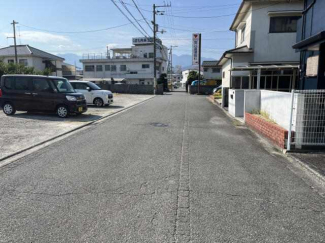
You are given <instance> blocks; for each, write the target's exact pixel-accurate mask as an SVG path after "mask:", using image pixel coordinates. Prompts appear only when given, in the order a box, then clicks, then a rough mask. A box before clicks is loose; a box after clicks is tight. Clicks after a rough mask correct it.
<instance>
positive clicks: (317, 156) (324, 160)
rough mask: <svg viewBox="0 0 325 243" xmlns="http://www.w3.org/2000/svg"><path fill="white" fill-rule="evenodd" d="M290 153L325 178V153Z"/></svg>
mask: <svg viewBox="0 0 325 243" xmlns="http://www.w3.org/2000/svg"><path fill="white" fill-rule="evenodd" d="M290 155H291V156H292V157H294V158H295V159H297V160H299V161H300V162H302V163H303V164H305V165H307V166H308V167H309V168H311V169H312V170H315V171H317V172H318V173H319V174H320V175H321V176H323V177H324V178H325V153H290Z"/></svg>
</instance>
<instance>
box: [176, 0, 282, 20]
mask: <svg viewBox="0 0 325 243" xmlns="http://www.w3.org/2000/svg"><path fill="white" fill-rule="evenodd" d="M278 4H280V3H275V4H272V5H268V6H265V7H261V8H257V9H252V10H249V11H246V12H241V13H238V15H242V14H247V13H251V12H254V11H258V10H261V9H264V8H269V7H270V6H274V5H278ZM236 14H237V13H232V14H224V15H216V16H180V15H170V16H171V17H174V18H183V19H215V18H221V17H229V16H234V15H236Z"/></svg>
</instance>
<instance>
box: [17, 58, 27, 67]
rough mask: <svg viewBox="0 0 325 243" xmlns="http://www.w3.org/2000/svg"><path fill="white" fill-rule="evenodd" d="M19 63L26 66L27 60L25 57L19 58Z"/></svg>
mask: <svg viewBox="0 0 325 243" xmlns="http://www.w3.org/2000/svg"><path fill="white" fill-rule="evenodd" d="M19 64H22V65H24V66H25V67H26V66H28V61H27V59H19Z"/></svg>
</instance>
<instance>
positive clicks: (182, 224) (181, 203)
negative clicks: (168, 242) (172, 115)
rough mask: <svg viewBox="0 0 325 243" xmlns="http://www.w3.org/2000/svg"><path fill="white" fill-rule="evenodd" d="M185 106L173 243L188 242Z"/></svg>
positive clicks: (188, 190) (187, 171)
mask: <svg viewBox="0 0 325 243" xmlns="http://www.w3.org/2000/svg"><path fill="white" fill-rule="evenodd" d="M187 103H188V102H186V106H185V121H184V128H183V139H182V152H181V163H180V170H179V182H178V190H177V211H176V225H175V227H176V229H175V235H174V242H190V240H191V222H190V198H189V197H190V185H189V184H190V168H189V148H188V147H189V139H188V127H189V126H188V125H189V122H188V106H187Z"/></svg>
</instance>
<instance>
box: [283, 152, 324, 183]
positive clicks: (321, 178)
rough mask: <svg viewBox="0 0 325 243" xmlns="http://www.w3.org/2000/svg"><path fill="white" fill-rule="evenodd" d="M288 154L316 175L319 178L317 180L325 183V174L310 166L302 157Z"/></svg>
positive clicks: (303, 167)
mask: <svg viewBox="0 0 325 243" xmlns="http://www.w3.org/2000/svg"><path fill="white" fill-rule="evenodd" d="M286 156H287V157H288V158H290V159H291V160H293V161H295V162H297V163H298V164H299V166H300V167H302V169H304V170H307V171H308V173H310V174H312V175H313V176H315V177H316V178H317V180H319V181H320V182H321V183H323V184H324V185H325V176H324V175H322V174H321V173H319V172H318V171H317V170H315V169H313V168H312V167H310V166H309V165H308V164H306V163H305V162H303V161H302V160H300V159H298V158H296V157H295V156H293V155H291V154H290V153H287V154H286Z"/></svg>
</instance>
